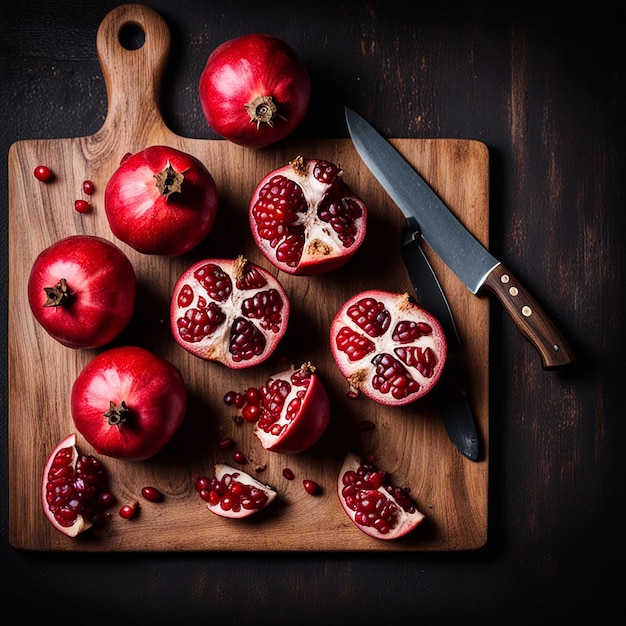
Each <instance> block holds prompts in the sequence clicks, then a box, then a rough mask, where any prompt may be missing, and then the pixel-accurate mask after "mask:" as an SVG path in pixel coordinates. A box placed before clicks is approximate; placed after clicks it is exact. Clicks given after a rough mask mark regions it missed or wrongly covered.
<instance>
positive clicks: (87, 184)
mask: <svg viewBox="0 0 626 626" xmlns="http://www.w3.org/2000/svg"><path fill="white" fill-rule="evenodd" d="M94 189H95V185H94V184H93V183H92V182H91V181H90V180H84V181H83V191H84V192H85V193H86V194H87V195H88V196H90V195H91V194H92V193H93V192H94Z"/></svg>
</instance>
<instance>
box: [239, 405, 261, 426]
mask: <svg viewBox="0 0 626 626" xmlns="http://www.w3.org/2000/svg"><path fill="white" fill-rule="evenodd" d="M241 415H242V416H243V418H244V419H245V420H246V422H256V421H257V420H258V419H259V417H260V416H261V407H260V405H258V404H246V406H244V407H243V410H242V411H241Z"/></svg>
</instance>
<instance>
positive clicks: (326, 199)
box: [249, 156, 367, 275]
mask: <svg viewBox="0 0 626 626" xmlns="http://www.w3.org/2000/svg"><path fill="white" fill-rule="evenodd" d="M249 214H250V227H251V229H252V236H253V237H254V241H255V242H256V244H257V246H258V248H259V250H260V251H261V252H262V253H263V254H264V255H265V257H266V258H267V259H268V260H269V261H270V262H271V263H272V264H273V265H275V266H276V267H277V268H278V269H280V270H282V271H283V272H286V273H287V274H296V275H311V274H322V273H325V272H330V271H332V270H334V269H337V268H339V267H341V266H342V265H344V264H345V263H347V262H348V261H349V260H350V259H351V258H352V256H353V255H354V254H355V253H356V251H357V250H358V249H359V247H360V246H361V244H362V243H363V240H364V239H365V232H366V226H367V209H366V207H365V204H364V203H363V202H362V201H361V200H360V198H358V197H357V196H356V195H355V194H354V193H353V192H352V190H351V189H350V188H349V187H348V186H347V185H346V183H345V182H344V180H343V170H341V168H339V167H338V166H337V165H335V164H333V163H329V162H328V161H324V160H321V159H307V160H305V159H304V158H303V157H301V156H298V157H297V158H295V159H294V160H293V161H291V162H290V163H289V165H286V166H284V167H281V168H279V169H277V170H274V171H272V172H270V173H269V174H267V176H265V177H264V178H263V180H261V181H260V182H259V184H258V185H257V187H256V189H255V190H254V193H253V195H252V199H251V201H250V208H249Z"/></svg>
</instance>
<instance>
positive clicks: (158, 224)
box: [104, 146, 218, 257]
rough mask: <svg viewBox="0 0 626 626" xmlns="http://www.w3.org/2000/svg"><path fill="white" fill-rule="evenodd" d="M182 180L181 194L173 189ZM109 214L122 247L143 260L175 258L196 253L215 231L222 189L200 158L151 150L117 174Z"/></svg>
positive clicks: (108, 192) (107, 202)
mask: <svg viewBox="0 0 626 626" xmlns="http://www.w3.org/2000/svg"><path fill="white" fill-rule="evenodd" d="M168 166H171V168H173V171H172V170H170V169H168ZM181 176H182V182H180V188H178V187H177V186H176V185H170V184H169V181H170V180H171V179H172V177H178V180H180V177H181ZM168 177H170V178H169V179H168ZM163 181H166V182H165V183H164V182H163ZM163 184H167V187H166V189H163V188H162V186H161V185H163ZM172 189H174V190H173V191H172ZM104 208H105V211H106V215H107V219H108V222H109V226H110V228H111V231H112V232H113V234H114V235H115V236H116V237H117V238H118V239H119V240H120V241H123V242H124V243H126V244H128V245H129V246H131V247H132V248H134V249H135V250H137V251H138V252H141V253H143V254H157V255H163V256H171V257H175V256H180V255H182V254H185V253H187V252H189V251H191V250H193V249H194V248H195V247H196V246H197V245H198V244H199V243H200V242H201V241H203V240H204V239H205V238H206V237H207V236H208V235H209V233H210V232H211V230H212V229H213V223H214V221H215V216H216V214H217V209H218V194H217V187H216V185H215V181H214V180H213V177H212V176H211V174H210V172H209V171H208V170H207V168H206V167H205V166H204V165H203V164H202V163H201V162H200V161H199V160H198V159H196V158H195V157H194V156H192V155H190V154H187V153H186V152H182V151H180V150H176V149H174V148H170V147H168V146H150V147H148V148H146V149H144V150H142V151H141V152H137V153H136V154H133V155H130V156H129V157H127V158H125V159H124V160H123V161H122V163H121V164H120V166H119V167H118V168H117V170H116V171H115V172H114V173H113V175H112V176H111V178H110V179H109V181H108V183H107V186H106V189H105V192H104Z"/></svg>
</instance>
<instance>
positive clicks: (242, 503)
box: [194, 463, 277, 519]
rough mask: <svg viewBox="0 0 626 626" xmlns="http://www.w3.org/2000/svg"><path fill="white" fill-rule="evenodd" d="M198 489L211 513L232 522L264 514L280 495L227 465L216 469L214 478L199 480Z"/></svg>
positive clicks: (222, 464)
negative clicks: (255, 514) (260, 513)
mask: <svg viewBox="0 0 626 626" xmlns="http://www.w3.org/2000/svg"><path fill="white" fill-rule="evenodd" d="M194 487H195V489H196V491H197V492H198V495H199V496H200V498H201V499H202V500H203V501H204V502H206V505H207V508H208V509H209V511H211V512H212V513H215V514H216V515H219V516H220V517H229V518H231V519H237V518H243V517H249V516H250V515H253V514H254V513H258V512H259V511H262V510H263V509H264V508H265V507H266V506H267V505H268V504H270V502H272V501H273V500H274V498H276V495H277V494H276V491H275V490H274V489H273V488H272V487H270V486H269V485H264V484H263V483H261V482H259V481H258V480H256V479H255V478H253V477H252V476H250V475H249V474H247V473H246V472H244V471H242V470H238V469H235V468H233V467H230V466H229V465H225V464H224V463H217V464H216V465H215V475H214V476H213V477H212V478H208V477H206V476H196V477H195V483H194Z"/></svg>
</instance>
